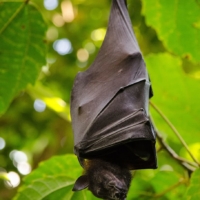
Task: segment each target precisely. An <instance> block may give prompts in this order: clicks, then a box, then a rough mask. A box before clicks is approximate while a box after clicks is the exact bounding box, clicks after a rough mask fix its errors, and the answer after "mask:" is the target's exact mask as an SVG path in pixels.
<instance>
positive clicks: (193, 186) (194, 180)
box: [185, 169, 200, 200]
mask: <svg viewBox="0 0 200 200" xmlns="http://www.w3.org/2000/svg"><path fill="white" fill-rule="evenodd" d="M190 181H191V182H190V187H189V188H188V190H187V192H186V198H185V199H186V200H197V199H200V190H199V188H200V169H198V170H196V171H195V172H194V173H193V174H192V177H191V180H190Z"/></svg>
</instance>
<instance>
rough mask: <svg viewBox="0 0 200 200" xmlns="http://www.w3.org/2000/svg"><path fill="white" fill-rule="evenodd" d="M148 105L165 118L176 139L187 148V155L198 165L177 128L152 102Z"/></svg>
mask: <svg viewBox="0 0 200 200" xmlns="http://www.w3.org/2000/svg"><path fill="white" fill-rule="evenodd" d="M150 105H151V106H152V107H153V108H154V109H155V110H156V111H157V113H158V114H159V115H160V116H161V117H162V118H163V119H164V120H165V122H166V123H167V124H168V126H169V127H170V128H171V129H172V131H173V132H174V133H175V134H176V136H177V137H178V139H179V140H180V142H181V143H182V144H183V146H184V147H185V149H186V150H187V152H188V153H189V155H190V156H191V158H192V159H193V160H194V162H195V163H196V164H197V165H198V166H200V164H199V162H198V161H197V159H196V158H195V157H194V156H193V154H192V153H191V151H190V149H189V147H188V146H187V144H186V142H185V140H184V139H183V138H182V136H181V135H180V133H179V132H178V131H177V129H176V128H175V127H174V125H173V124H172V123H171V122H170V121H169V119H168V118H167V117H166V116H165V115H164V114H163V113H162V112H161V110H160V109H159V108H158V107H157V106H155V105H154V104H153V103H152V102H150Z"/></svg>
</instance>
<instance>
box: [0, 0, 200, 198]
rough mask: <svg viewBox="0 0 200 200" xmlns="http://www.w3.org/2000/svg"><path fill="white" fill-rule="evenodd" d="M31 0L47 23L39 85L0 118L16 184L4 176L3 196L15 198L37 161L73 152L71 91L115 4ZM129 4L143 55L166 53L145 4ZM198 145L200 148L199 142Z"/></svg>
mask: <svg viewBox="0 0 200 200" xmlns="http://www.w3.org/2000/svg"><path fill="white" fill-rule="evenodd" d="M31 2H33V3H34V4H35V6H36V7H37V8H38V9H39V10H40V11H41V13H42V15H43V18H44V20H45V22H46V23H47V25H48V29H47V32H46V40H47V42H48V53H47V60H46V61H47V64H46V65H45V66H42V68H41V69H42V70H41V73H40V76H39V78H38V81H37V82H36V84H35V85H34V86H32V85H29V86H28V87H27V89H26V90H24V91H22V92H21V93H20V94H18V95H17V96H16V98H15V99H14V100H13V101H12V103H11V105H10V107H9V109H8V110H7V112H6V113H5V114H4V115H3V116H2V117H1V118H0V170H1V171H7V172H8V175H9V178H10V180H11V183H12V186H11V185H10V184H9V182H6V181H2V180H0V200H8V199H11V198H12V197H13V195H14V194H15V193H16V190H17V187H18V186H19V185H20V183H21V181H22V178H23V177H24V176H26V175H27V174H29V173H30V172H31V171H32V170H34V169H35V168H36V167H37V166H38V163H39V162H41V161H43V160H46V159H48V158H50V157H52V156H53V155H60V154H66V153H73V135H72V128H71V124H70V109H69V104H70V91H71V89H72V85H73V80H74V78H75V76H76V74H77V72H78V71H83V70H85V69H87V67H89V66H90V64H91V63H92V61H93V60H94V58H95V56H96V54H97V52H98V50H99V48H100V46H101V43H102V41H103V39H104V36H105V33H106V27H107V22H108V17H109V11H110V4H111V0H100V1H94V0H71V1H70V0H43V1H41V0H32V1H31ZM128 8H129V10H130V11H131V12H130V16H131V20H132V23H133V27H134V31H135V34H136V37H137V39H138V42H139V45H140V48H141V51H142V53H143V55H144V57H145V56H147V55H149V54H153V53H155V54H156V53H162V52H166V51H167V50H166V48H165V45H164V44H163V43H162V42H161V41H160V40H159V39H158V36H157V33H156V31H155V30H154V29H153V28H151V27H150V26H147V24H146V20H145V17H144V16H143V15H142V2H141V1H140V0H129V1H128ZM181 59H182V65H181V68H182V70H183V71H184V73H187V74H190V75H191V77H192V76H193V75H194V74H195V75H196V76H197V74H198V72H199V65H196V64H192V63H191V62H190V61H189V60H188V59H187V57H182V58H181ZM188 63H189V64H188ZM169 73H170V72H169ZM193 78H194V76H193ZM172 87H173V86H172ZM197 119H199V116H197ZM173 144H174V147H175V148H176V149H178V146H177V143H176V140H171V145H172V146H173ZM179 147H180V145H179ZM195 148H196V149H199V143H198V145H197V147H195ZM195 152H196V150H195ZM198 155H199V154H198Z"/></svg>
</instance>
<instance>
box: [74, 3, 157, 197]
mask: <svg viewBox="0 0 200 200" xmlns="http://www.w3.org/2000/svg"><path fill="white" fill-rule="evenodd" d="M152 96H153V92H152V87H151V83H150V79H149V76H148V72H147V69H146V67H145V63H144V60H143V57H142V53H141V51H140V48H139V46H138V43H137V40H136V37H135V35H134V32H133V29H132V25H131V20H130V18H129V14H128V10H127V5H126V0H112V7H111V12H110V17H109V23H108V28H107V33H106V36H105V39H104V41H103V43H102V46H101V48H100V50H99V52H98V54H97V57H96V59H95V60H94V62H93V63H92V65H91V66H90V67H89V68H88V69H87V70H86V71H84V72H79V73H78V75H77V76H76V78H75V81H74V86H73V89H72V94H71V118H72V128H73V133H74V152H75V154H76V155H77V157H78V160H79V162H80V164H81V165H82V167H83V168H84V169H86V174H85V175H83V176H81V177H79V179H78V180H77V182H76V183H75V186H74V188H73V190H74V191H77V190H81V189H83V188H86V187H88V188H89V189H90V190H91V191H92V192H93V194H95V195H96V196H97V197H100V198H104V199H125V196H126V194H125V193H126V192H127V190H128V187H129V186H130V181H127V182H126V180H124V178H122V177H121V178H120V176H118V174H119V173H122V174H123V175H122V176H123V177H128V178H125V179H128V180H129V179H130V176H129V175H127V174H128V172H127V170H135V169H148V168H151V169H155V168H156V167H157V162H156V153H155V137H156V136H155V131H154V128H153V125H152V123H151V121H150V118H149V111H148V106H149V98H151V97H152ZM92 161H94V162H92ZM95 162H97V163H98V164H94V163H95ZM91 163H92V164H91ZM100 163H102V164H100ZM105 163H107V164H105ZM99 165H100V166H102V168H101V167H100V168H101V169H100V170H99V171H101V172H100V173H102V176H103V175H105V174H106V173H107V172H108V174H107V181H105V180H104V181H103V180H101V181H99V179H98V180H96V181H95V182H96V183H97V182H98V183H99V185H101V186H102V187H98V189H97V188H96V189H91V185H92V184H91V183H92V182H91V180H90V176H100V175H97V174H95V175H94V174H93V175H91V174H92V173H89V172H92V171H95V170H93V169H92V170H91V168H92V167H91V166H93V167H94V168H95V169H96V172H97V171H98V169H97V168H98V166H99ZM106 165H107V166H110V168H109V169H108V170H107V171H106V170H105V169H104V168H103V166H106ZM113 168H115V169H116V170H112V169H113ZM87 169H88V171H87ZM121 169H122V170H121ZM109 170H110V171H109ZM123 170H125V171H123ZM99 171H98V172H99ZM105 171H106V173H105V174H103V173H104V172H105ZM120 171H121V172H120ZM109 172H110V173H111V174H109ZM105 176H106V175H105ZM108 177H114V178H113V180H114V179H115V181H113V180H112V178H111V180H110V178H108ZM108 179H109V180H108ZM112 181H113V182H114V183H112V184H111V185H112V187H111V188H112V189H108V188H107V189H105V187H107V186H108V184H110V182H112ZM102 182H106V183H107V184H106V185H107V186H105V187H104V186H103V183H102ZM123 182H124V186H122V185H123V184H122V183H123ZM119 183H121V186H120V184H119ZM113 188H114V189H113ZM119 188H120V189H119ZM100 190H106V192H105V191H104V192H102V191H100ZM122 190H123V191H126V192H119V191H122ZM98 192H99V193H104V194H105V193H107V197H105V196H104V195H102V194H101V195H99V196H98V194H97V193H98ZM116 194H117V195H116ZM116 196H118V197H119V198H117V197H116Z"/></svg>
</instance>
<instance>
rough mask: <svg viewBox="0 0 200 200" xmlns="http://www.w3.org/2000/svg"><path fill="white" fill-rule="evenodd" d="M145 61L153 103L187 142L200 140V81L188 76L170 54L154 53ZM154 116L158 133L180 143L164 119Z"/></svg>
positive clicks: (178, 60) (154, 113)
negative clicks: (150, 83) (165, 134)
mask: <svg viewBox="0 0 200 200" xmlns="http://www.w3.org/2000/svg"><path fill="white" fill-rule="evenodd" d="M145 61H146V64H147V66H148V71H149V74H150V78H151V81H152V86H153V91H154V97H153V98H152V102H153V103H154V104H155V105H157V107H158V108H159V109H160V110H161V111H162V112H163V113H164V114H165V115H166V116H167V117H168V118H169V120H170V121H171V122H172V124H174V125H175V127H176V128H177V129H178V131H179V132H180V133H181V135H182V136H183V138H184V139H185V140H186V142H187V143H195V142H196V141H200V134H199V130H200V123H199V120H200V118H199V110H200V104H199V102H200V96H199V95H198V93H199V87H200V80H196V79H193V78H191V77H188V76H187V75H186V74H185V73H184V71H183V70H182V68H181V60H180V59H179V58H177V57H175V56H171V55H170V54H167V53H163V54H156V55H155V54H152V55H149V56H147V57H146V58H145ZM152 114H153V118H154V120H155V124H156V126H157V128H158V130H160V131H161V132H165V133H167V135H168V137H170V139H174V140H176V141H177V137H176V136H175V135H174V134H173V133H170V131H169V128H168V126H167V124H166V123H165V122H164V121H163V119H162V118H161V117H160V116H159V115H158V114H157V113H156V112H152ZM191 136H192V137H191Z"/></svg>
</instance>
